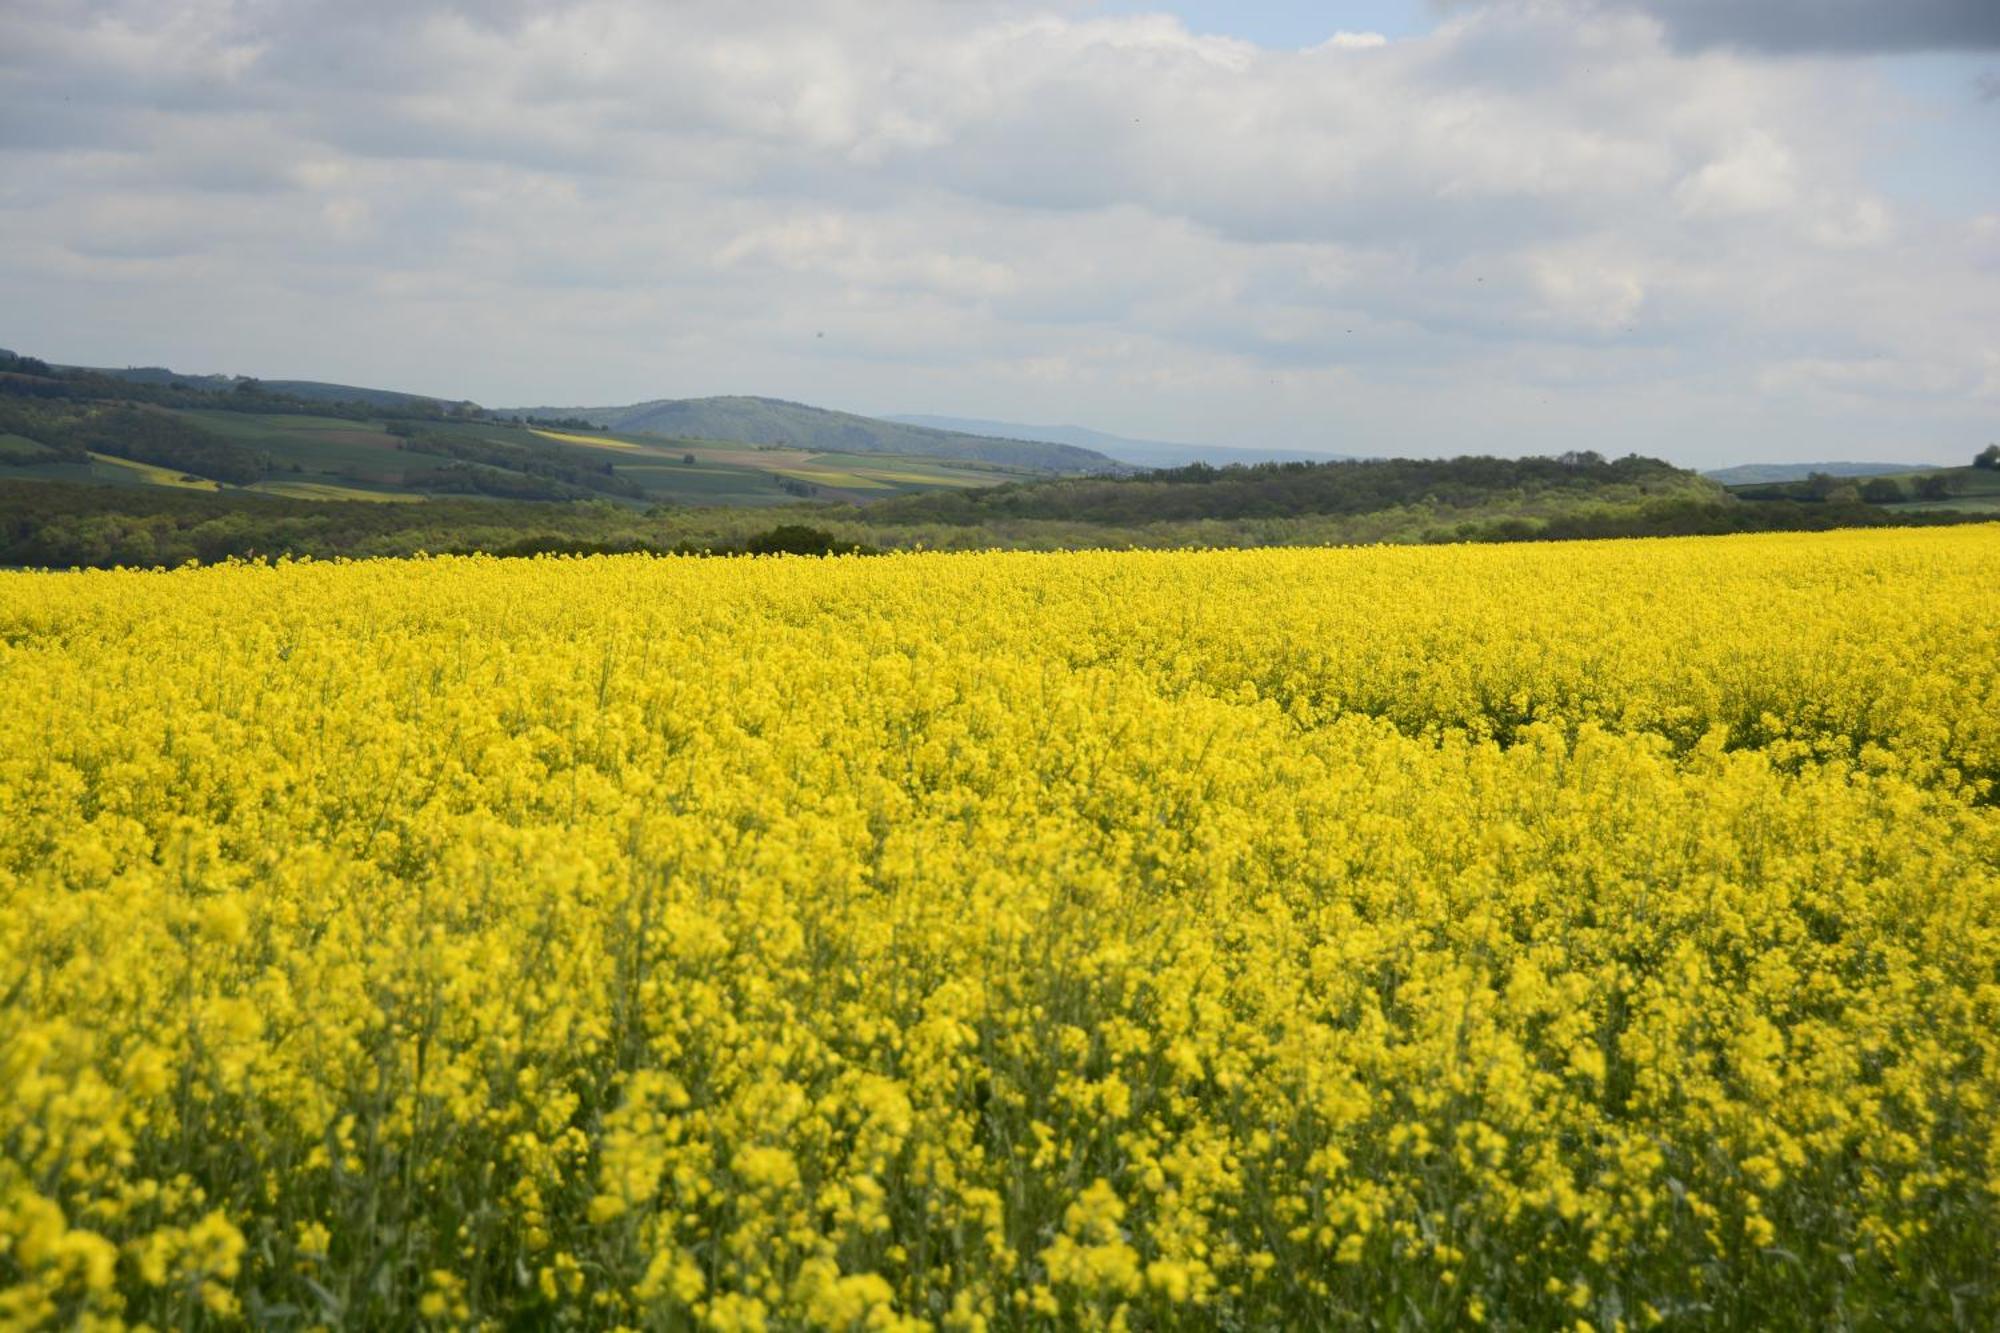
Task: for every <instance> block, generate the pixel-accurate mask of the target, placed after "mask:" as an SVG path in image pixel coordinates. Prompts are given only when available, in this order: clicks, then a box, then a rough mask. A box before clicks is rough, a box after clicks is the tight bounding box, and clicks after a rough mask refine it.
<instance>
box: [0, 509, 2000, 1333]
mask: <svg viewBox="0 0 2000 1333" xmlns="http://www.w3.org/2000/svg"><path fill="white" fill-rule="evenodd" d="M1996 569H2000V529H1996V528H1993V527H1977V528H1956V529H1949V530H1934V531H1922V532H1915V531H1910V532H1868V533H1836V534H1828V535H1818V536H1776V537H1748V538H1724V539H1706V540H1684V541H1659V542H1624V543H1605V544H1567V545H1523V546H1512V547H1471V548H1430V549H1412V548H1395V549H1392V548H1378V549H1367V550H1317V551H1299V550H1287V551H1252V552H1186V553H1136V552H1127V553H1084V554H1066V555H1023V554H974V555H907V556H891V557H884V558H836V559H831V560H806V559H790V558H774V559H759V560H736V561H720V560H699V559H663V560H652V559H646V558H640V557H621V558H595V559H537V560H494V559H487V558H453V559H436V560H418V561H407V562H405V561H383V562H367V563H355V564H327V565H322V564H312V563H288V564H280V565H275V566H268V567H267V566H244V565H237V566H223V567H215V568H208V569H192V568H190V569H184V570H178V571H173V572H150V573H149V572H109V573H83V574H8V575H0V1326H5V1327H11V1328H30V1327H35V1328H39V1327H77V1328H87V1329H110V1328H117V1327H120V1326H134V1325H138V1324H140V1323H145V1324H148V1325H151V1326H152V1327H155V1328H169V1327H180V1328H186V1327H227V1326H233V1325H239V1324H241V1325H252V1326H258V1327H277V1328H308V1327H326V1328H342V1327H345V1328H381V1327H430V1328H448V1327H486V1328H501V1327H505V1328H566V1327H576V1328H610V1327H618V1326H623V1327H627V1328H634V1329H640V1328H659V1329H677V1328H689V1329H693V1328H704V1329H715V1330H749V1329H758V1328H816V1329H885V1330H886V1329H921V1328H931V1329H939V1330H946V1329H952V1330H977V1329H990V1330H1001V1329H1038V1328H1084V1329H1112V1328H1127V1329H1149V1328H1150V1329H1159V1328H1177V1327H1217V1328H1234V1329H1253V1328H1280V1327H1284V1328H1361V1327H1372V1328H1381V1327H1409V1328H1445V1327H1454V1328H1465V1327H1474V1326H1480V1325H1484V1326H1487V1327H1494V1328H1528V1329H1550V1328H1572V1329H1607V1330H1608V1329H1621V1328H1622V1329H1639V1328H1646V1327H1652V1326H1663V1327H1667V1328H1685V1329H1711V1328H1713V1329H1747V1328H1766V1327H1774V1326H1778V1327H1787V1326H1788V1327H1814V1328H1850V1327H1851V1328H1862V1327H1952V1326H1962V1327H1978V1328H1992V1327H1994V1326H1996V1324H2000V1260H1996V1253H2000V805H1996V796H1995V789H1994V782H1995V779H1996V777H2000V671H1997V670H1996V666H2000V585H1996V582H1995V578H1994V571H1995V570H1996Z"/></svg>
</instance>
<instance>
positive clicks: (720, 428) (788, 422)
mask: <svg viewBox="0 0 2000 1333" xmlns="http://www.w3.org/2000/svg"><path fill="white" fill-rule="evenodd" d="M498 411H499V414H500V415H503V416H505V415H514V414H519V415H521V416H534V417H563V418H576V419H580V420H584V421H588V422H591V423H592V424H593V425H596V426H599V427H602V428H603V429H606V430H615V431H621V432H625V433H630V434H643V435H663V436H667V437H669V438H673V439H705V440H738V441H741V442H743V443H746V444H757V445H782V446H785V447H787V448H793V449H808V450H831V451H838V452H841V453H849V454H913V455H921V456H924V457H928V458H944V459H958V460H963V461H968V462H976V463H989V464H996V465H999V466H1002V467H1017V468H1028V469H1032V470H1034V471H1037V472H1059V473H1070V474H1082V473H1109V472H1118V471H1122V470H1123V465H1122V464H1121V463H1120V462H1119V461H1118V460H1117V459H1115V458H1112V457H1109V456H1107V455H1105V454H1104V453H1101V452H1098V451H1096V450H1093V449H1087V448H1079V447H1077V446H1076V445H1072V444H1063V443H1058V442H1051V441H1046V440H1023V439H1003V438H998V437H995V436H990V435H980V434H976V433H971V432H967V431H957V430H940V429H937V428H935V427H931V426H921V425H911V424H909V423H907V422H897V421H888V420H882V419H878V418H875V417H864V416H857V415H855V414H854V413H852V412H835V411H831V410H829V409H827V408H823V407H809V406H807V405H806V404H804V403H793V402H787V401H785V400H784V399H781V398H750V397H724V398H661V399H655V400H653V401H651V402H645V403H632V404H629V405H627V406H625V407H522V408H502V409H498Z"/></svg>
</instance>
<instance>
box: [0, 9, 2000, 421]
mask: <svg viewBox="0 0 2000 1333" xmlns="http://www.w3.org/2000/svg"><path fill="white" fill-rule="evenodd" d="M1579 2H1580V3H1584V7H1583V8H1577V7H1575V6H1571V7H1568V8H1564V7H1561V6H1558V5H1553V4H1540V5H1534V4H1518V5H1516V4H1508V5H1502V6H1496V7H1492V8H1489V9H1488V10H1486V11H1483V12H1481V13H1479V14H1477V15H1476V16H1473V17H1470V18H1468V19H1467V21H1465V22H1461V23H1455V24H1452V25H1450V26H1448V27H1447V28H1446V29H1444V30H1443V31H1441V32H1439V33H1438V34H1436V35H1435V36H1433V37H1430V38H1426V39H1423V40H1417V41H1409V42H1398V43H1391V44H1388V45H1386V46H1383V47H1380V48H1377V49H1372V50H1348V51H1342V50H1327V51H1317V52H1308V53H1299V52H1277V51H1260V50H1257V49H1256V48H1254V47H1251V46H1248V45H1246V44H1243V43H1236V42H1228V41H1217V40H1213V39H1207V38H1202V37H1197V36H1195V35H1193V34H1191V33H1190V32H1189V31H1188V30H1187V29H1185V28H1184V27H1182V26H1181V25H1180V24H1178V23H1176V22H1174V21H1173V20H1171V19H1165V18H1159V17H1154V18H1120V19H1102V18H1097V19H1092V18H1088V17H1084V16H1082V15H1083V9H1082V7H1080V6H1070V7H1069V8H1068V9H1066V10H1059V11H1056V12H1049V11H1044V10H1037V9H1033V8H1030V7H1028V5H1027V4H1026V3H1024V4H1021V5H1007V4H1001V3H984V2H983V0H974V2H971V3H959V2H954V3H949V4H940V3H926V2H924V0H825V2H824V3H814V4H806V3H781V2H780V0H747V2H743V3H734V4H730V3H722V2H721V0H714V2H699V0H691V2H689V3H677V4H673V5H658V4H653V3H649V2H647V0H587V3H585V2H579V3H567V2H564V3H541V4H536V3H528V2H527V0H511V2H510V3H508V4H505V5H496V6H479V7H466V6H463V5H460V4H450V3H444V0H396V3H389V0H361V2H360V3H353V4H340V5H334V4H331V3H288V2H286V0H262V2H261V3H258V4H255V5H242V4H238V3H235V2H234V0H103V2H102V3H98V4H82V3H72V0H18V7H8V8H6V9H4V10H0V105H4V106H5V107H6V113H5V114H4V115H0V308H5V309H7V310H9V312H10V313H15V315H16V321H15V322H17V323H19V322H23V321H26V322H27V323H29V324H31V325H32V326H33V327H29V328H26V329H23V330H17V331H15V332H13V333H10V335H9V338H8V341H9V343H10V345H23V346H28V347H29V349H30V350H46V351H48V352H50V353H51V354H53V355H56V356H58V357H59V358H61V359H70V360H93V359H101V360H106V361H111V362H114V363H117V362H123V361H143V360H171V361H174V362H175V363H177V364H186V365H187V366H188V367H189V368H190V369H231V370H241V371H245V372H249V373H264V374H272V375H278V374H284V373H293V374H302V375H312V376H317V377H322V378H329V377H330V378H337V379H344V380H351V381H358V382H379V383H384V384H388V385H392V386H396V387H410V388H415V389H420V390H424V391H428V392H441V393H450V394H453V395H457V394H468V395H470V396H473V397H477V398H482V399H485V400H487V401H524V400H545V401H581V400H611V399H614V398H618V397H621V396H630V397H639V396H652V395H656V394H667V393H708V392H725V391H743V392H765V393H779V394H783V395H786V396H791V397H798V398H806V399H812V398H819V399H822V400H824V401H828V402H829V403H831V404H833V405H848V406H856V407H873V408H876V409H878V410H889V409H910V410H925V409H932V410H955V411H961V412H964V411H973V412H979V411H985V412H986V414H988V415H995V416H1007V415H1014V416H1019V415H1021V414H1022V412H1021V410H1016V409H1021V408H1022V405H1023V404H1024V403H1038V404H1044V405H1045V409H1043V410H1038V411H1037V415H1047V416H1050V417H1055V416H1065V417H1084V418H1086V419H1091V418H1095V419H1096V420H1098V421H1099V422H1101V423H1102V424H1104V425H1106V426H1108V427H1111V428H1114V429H1116V428H1124V429H1127V430H1129V431H1132V432H1133V433H1147V432H1148V431H1150V432H1151V433H1155V434H1165V435H1177V434H1181V433H1183V432H1182V431H1181V429H1180V427H1181V426H1184V425H1189V424H1190V423H1199V422H1201V421H1204V420H1206V421H1211V422H1230V421H1234V422H1238V423H1243V422H1250V423H1254V424H1255V425H1256V427H1257V428H1258V429H1260V430H1269V431H1271V432H1274V433H1282V434H1285V435H1287V436H1288V437H1289V438H1293V439H1295V440H1299V441H1301V442H1307V441H1310V440H1313V439H1318V440H1319V441H1321V442H1322V443H1328V444H1335V443H1340V442H1342V440H1341V436H1342V433H1343V432H1350V431H1363V432H1375V433H1376V434H1375V436H1374V437H1375V438H1378V439H1383V440H1390V441H1393V442H1394V443H1395V447H1397V448H1400V449H1403V450H1415V451H1423V450H1427V449H1433V448H1435V449H1440V450H1449V449H1455V448H1466V447H1497V448H1514V447H1524V448H1532V447H1537V446H1538V445H1539V444H1540V442H1541V441H1540V439H1539V438H1538V437H1537V436H1535V435H1534V434H1533V433H1532V428H1539V427H1538V426H1537V425H1536V423H1535V422H1533V421H1530V422H1529V423H1528V425H1526V426H1523V427H1522V428H1521V430H1520V431H1518V432H1516V433H1512V434H1510V433H1508V432H1509V430H1511V429H1512V427H1509V426H1508V425H1507V411H1508V407H1507V405H1508V404H1509V403H1514V402H1517V400H1518V396H1519V391H1520V389H1519V386H1520V385H1521V384H1524V383H1532V384H1536V385H1562V386H1570V388H1571V389H1572V390H1573V391H1574V392H1576V393H1578V394H1584V393H1585V392H1586V390H1587V391H1588V392H1589V393H1598V392H1602V393H1603V394H1605V395H1610V394H1612V393H1613V392H1614V391H1615V390H1622V391H1624V392H1625V393H1627V394H1628V395H1630V396H1631V399H1630V402H1628V403H1627V404H1624V405H1615V404H1611V403H1610V402H1609V401H1608V399H1607V400H1606V401H1604V402H1595V403H1592V402H1586V401H1584V400H1582V399H1579V400H1578V403H1577V405H1576V407H1575V410H1576V412H1577V413H1578V416H1577V418H1576V421H1575V422H1574V423H1573V425H1574V427H1575V428H1576V429H1578V430H1586V429H1588V428H1589V423H1590V422H1591V421H1596V422H1597V423H1598V424H1599V425H1601V426H1603V427H1605V428H1607V429H1609V428H1614V427H1617V428H1625V427H1626V424H1627V423H1629V421H1630V420H1631V419H1632V417H1633V416H1634V414H1635V413H1638V414H1639V415H1642V416H1643V417H1644V418H1645V420H1646V422H1647V423H1648V424H1647V425H1646V426H1645V429H1646V430H1649V431H1653V432H1655V434H1656V437H1657V439H1658V440H1660V441H1662V442H1663V443H1662V444H1661V445H1660V446H1658V447H1669V448H1673V447H1680V445H1679V443H1678V442H1684V441H1687V440H1693V439H1702V440H1710V439H1726V432H1725V433H1724V434H1722V435H1718V434H1717V433H1716V431H1717V430H1718V429H1719V428H1720V427H1721V426H1724V425H1726V422H1722V421H1720V419H1719V418H1718V417H1717V416H1716V413H1717V412H1719V411H1721V409H1717V408H1714V406H1713V405H1714V404H1715V403H1727V402H1729V401H1731V400H1732V395H1738V396H1739V398H1738V399H1737V400H1738V401H1740V396H1742V395H1748V394H1750V393H1752V392H1753V390H1755V391H1756V392H1760V393H1761V392H1762V391H1761V390H1759V389H1756V385H1755V380H1754V377H1755V376H1756V375H1757V374H1758V373H1759V371H1760V368H1761V367H1762V366H1763V365H1764V363H1765V362H1766V361H1777V362H1782V363H1784V364H1785V365H1790V366H1793V367H1795V368H1797V367H1809V368H1813V369H1810V371H1809V372H1808V370H1804V369H1795V370H1794V371H1792V372H1787V373H1785V374H1779V375H1777V376H1776V378H1774V379H1772V380H1771V381H1770V382H1771V383H1772V384H1776V385H1778V386H1780V390H1781V391H1782V401H1783V402H1784V403H1786V404H1789V407H1787V408H1786V409H1785V410H1789V411H1791V412H1792V413H1793V416H1792V418H1790V419H1791V420H1792V421H1793V422H1794V425H1793V427H1792V429H1794V430H1796V431H1798V432H1799V433H1801V434H1802V435H1803V434H1804V433H1806V432H1807V431H1808V430H1810V431H1811V432H1813V434H1812V439H1813V441H1814V442H1815V443H1824V442H1825V441H1826V438H1827V437H1826V436H1825V435H1824V434H1823V433H1822V431H1823V427H1824V426H1825V422H1827V421H1833V422H1834V423H1835V425H1834V427H1833V428H1834V429H1835V430H1836V431H1845V432H1849V433H1852V432H1858V431H1862V430H1865V429H1872V428H1875V426H1880V425H1881V424H1882V422H1884V421H1888V420H1889V418H1887V417H1886V416H1882V417H1871V415H1870V411H1869V410H1868V408H1867V406H1866V404H1865V403H1862V404H1861V405H1859V406H1857V404H1856V401H1855V399H1856V393H1857V392H1859V391H1849V390H1848V389H1844V388H1841V387H1840V386H1844V385H1855V384H1859V385H1861V386H1862V389H1864V390H1865V389H1867V388H1868V386H1869V385H1871V384H1873V383H1875V381H1871V380H1869V379H1868V378H1867V377H1866V376H1861V377H1856V376H1853V375H1843V374H1842V373H1841V372H1840V371H1839V370H1838V367H1841V366H1845V365H1850V364H1860V363H1862V362H1868V361H1869V359H1870V358H1874V362H1870V363H1871V364H1873V363H1876V362H1893V363H1894V364H1897V365H1908V366H1912V367H1919V368H1921V367H1931V369H1929V370H1925V371H1924V372H1923V373H1922V374H1918V373H1917V372H1916V371H1915V370H1913V371H1912V374H1913V377H1914V379H1913V382H1916V383H1920V384H1925V385H1932V384H1935V385H1944V386H1948V388H1947V389H1946V390H1941V391H1939V392H1938V393H1935V394H1933V395H1932V396H1931V398H1930V399H1928V400H1924V399H1922V398H1919V399H1918V400H1917V402H1918V404H1919V406H1918V407H1915V408H1913V406H1912V403H1911V402H1910V401H1898V402H1897V403H1895V404H1894V408H1895V411H1896V412H1897V413H1898V414H1900V416H1899V417H1898V418H1896V419H1895V421H1894V422H1893V423H1892V424H1895V425H1897V427H1898V428H1899V429H1900V428H1901V425H1902V423H1903V422H1904V421H1905V420H1906V419H1913V418H1914V419H1918V420H1919V424H1921V423H1923V422H1928V423H1930V427H1931V428H1933V429H1936V430H1944V429H1946V428H1947V426H1946V424H1945V423H1948V422H1952V421H1956V420H1958V419H1960V418H1961V417H1964V416H1966V415H1968V414H1970V413H1973V412H1976V411H1977V410H1980V407H1981V403H1980V402H1974V403H1972V404H1971V405H1969V406H1968V405H1966V404H1965V403H1962V402H1957V401H1951V400H1949V395H1950V394H1951V393H1959V394H1960V396H1961V397H1962V396H1963V390H1962V386H1963V385H1965V384H1966V383H1968V382H1973V381H1974V380H1975V379H1976V375H1977V374H1978V368H1979V367H1981V366H1984V365H1986V364H1988V363H1989V360H1990V362H1991V364H1995V365H2000V354H1996V353H1995V351H1994V350H1993V348H1992V340H1991V334H1990V331H1989V329H1990V319H1989V318H1988V312H1990V309H1991V308H1992V304H1993V302H1994V301H1995V300H1996V299H2000V290H1997V289H1996V288H1995V285H1994V284H1995V282H1996V281H2000V273H1995V272H1993V271H1991V270H1990V269H1987V268H1982V267H1981V263H1982V262H1983V261H1980V260H1978V259H1977V258H1976V255H1977V254H1978V253H1983V252H1979V251H1975V250H1974V249H1972V248H1971V247H1972V246H1973V245H1975V244H1978V245H1989V246H1990V244H1991V238H1990V236H1987V237H1986V239H1983V240H1978V239H1975V241H1966V242H1963V243H1961V241H1960V240H1959V239H1958V238H1956V237H1954V236H1952V235H1943V234H1921V233H1913V234H1911V235H1908V236H1899V235H1898V234H1897V232H1896V225H1895V224H1896V219H1895V218H1894V217H1893V216H1892V215H1891V213H1890V211H1889V210H1888V209H1887V207H1886V205H1883V204H1882V203H1880V202H1879V201H1877V200H1876V199H1875V198H1874V196H1873V194H1872V193H1871V191H1870V189H1869V186H1868V181H1867V177H1866V171H1867V162H1866V159H1865V158H1864V157H1863V155H1862V151H1861V149H1860V148H1859V147H1857V145H1858V144H1859V143H1860V142H1861V140H1862V139H1863V138H1864V137H1865V135H1864V131H1865V130H1866V128H1867V126H1868V124H1869V123H1870V121H1869V117H1870V114H1871V105H1874V104H1871V103H1870V101H1869V98H1870V96H1871V94H1870V93H1869V91H1868V88H1869V82H1868V80H1867V79H1866V78H1861V79H1857V78H1855V77H1852V76H1851V74H1848V73H1838V72H1830V71H1828V70H1826V69H1824V68H1822V67H1820V66H1818V64H1817V63H1816V62H1796V61H1793V62H1774V61H1760V60H1756V59H1754V58H1736V57H1725V58H1719V59H1707V60H1689V59H1686V58H1685V57H1684V55H1683V54H1682V53H1681V52H1680V51H1678V50H1677V49H1676V48H1675V47H1673V46H1672V45H1671V43H1669V42H1666V41H1663V39H1662V35H1661V30H1660V29H1659V27H1658V26H1657V25H1654V24H1650V23H1646V22H1640V21H1636V20H1634V19H1633V18H1632V17H1630V16H1629V15H1618V14H1612V13H1609V12H1607V11H1604V10H1602V9H1599V8H1591V7H1589V5H1588V3H1587V0H1579ZM1660 3H1661V5H1664V4H1665V3H1666V0H1660ZM1684 7H1685V6H1684ZM107 34H110V35H107ZM15 37H19V38H20V39H21V40H19V41H13V40H10V39H12V38H15ZM24 52H32V55H27V54H23V53H24ZM1979 235H1980V236H1986V234H1985V233H1979ZM188 311H199V312H201V316H200V318H196V319H190V318H188V317H187V314H186V312H188ZM10 327H11V326H10ZM819 331H824V332H825V333H826V335H827V336H826V338H825V339H823V340H822V339H818V338H815V337H813V336H812V334H813V333H815V332H819ZM113 338H123V339H127V340H129V341H127V342H126V343H123V344H119V345H117V346H112V345H110V344H109V343H108V342H107V340H109V339H113ZM92 346H95V347H97V348H98V349H99V350H97V351H94V352H93V351H91V350H90V348H91V347H92ZM255 355H267V356H269V357H270V363H269V364H263V365H259V364H253V363H251V362H249V361H246V359H245V358H246V357H252V356H255ZM1827 367H1834V368H1835V369H1827ZM522 375H532V376H538V377H539V378H537V379H534V380H528V379H523V378H518V376H522ZM1669 380H1670V381H1671V384H1669V383H1667V381H1669ZM1274 383H1281V384H1282V385H1284V386H1288V387H1286V388H1285V389H1284V390H1283V393H1280V392H1277V391H1275V390H1273V388H1272V386H1273V384H1274ZM1675 386H1679V387H1675ZM1950 386H1958V387H1950ZM1836 390H1838V392H1836ZM1773 392H1774V393H1777V392H1778V391H1776V390H1774V391H1773ZM1285 395H1291V396H1289V397H1287V396H1285ZM1836 399H1837V406H1838V407H1839V408H1840V411H1841V415H1839V416H1838V417H1833V416H1830V415H1816V414H1821V413H1822V412H1823V411H1824V413H1830V412H1831V410H1832V409H1831V408H1828V407H1826V406H1825V405H1826V404H1827V403H1829V402H1835V401H1836ZM1760 401H1761V400H1760ZM1771 401H1778V399H1776V398H1773V399H1771ZM1926 401H1927V402H1928V403H1929V406H1927V407H1926V406H1921V404H1922V403H1924V402H1926ZM1982 401H1983V402H1984V404H1985V407H1986V410H1988V411H1989V412H1990V408H1991V403H1992V401H1994V396H1993V394H1991V393H1989V394H1988V397H1987V398H1986V399H1985V400H1982ZM1631 403H1641V404H1642V405H1643V412H1640V411H1639V409H1638V408H1635V407H1633V406H1632V405H1631ZM1002 408H1005V409H1006V410H1001V409H1002ZM1771 410H1773V411H1775V410H1777V409H1771ZM1885 411H1886V409H1885ZM1592 413H1600V414H1603V415H1599V416H1595V417H1593V416H1591V414H1592ZM1871 422H1872V423H1874V426H1871V425H1870V423H1871ZM1541 424H1546V423H1541ZM1466 432H1473V433H1472V434H1467V433H1466ZM1626 438H1629V437H1626ZM1632 442H1633V443H1634V444H1635V445H1638V444H1642V443H1644V441H1643V440H1638V439H1634V440H1633V441H1632ZM1718 447H1719V446H1718Z"/></svg>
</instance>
